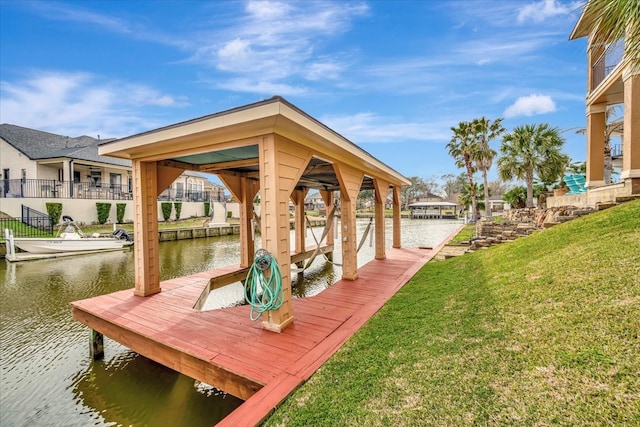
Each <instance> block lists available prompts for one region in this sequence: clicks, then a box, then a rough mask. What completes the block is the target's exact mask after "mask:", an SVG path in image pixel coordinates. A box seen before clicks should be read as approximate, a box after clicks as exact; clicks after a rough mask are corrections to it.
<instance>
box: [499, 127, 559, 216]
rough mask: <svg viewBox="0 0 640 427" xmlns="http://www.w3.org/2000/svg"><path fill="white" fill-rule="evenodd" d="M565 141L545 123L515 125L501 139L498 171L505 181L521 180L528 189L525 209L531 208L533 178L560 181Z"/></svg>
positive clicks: (555, 129)
mask: <svg viewBox="0 0 640 427" xmlns="http://www.w3.org/2000/svg"><path fill="white" fill-rule="evenodd" d="M563 144H564V139H563V138H562V137H561V136H560V132H559V130H558V128H551V127H550V126H549V125H548V124H547V123H543V124H539V125H523V126H517V127H515V128H514V129H513V131H511V132H510V133H508V134H506V135H505V136H504V137H503V138H502V144H501V146H500V151H501V153H502V156H501V157H500V158H499V159H498V171H499V173H500V177H501V178H502V179H504V180H511V179H514V178H517V179H524V181H525V185H526V187H527V207H533V179H534V177H535V175H537V176H538V177H539V178H540V179H541V180H542V181H546V180H549V179H553V180H556V179H558V178H560V177H561V176H562V175H563V173H564V169H565V167H566V165H567V164H568V162H569V157H568V156H566V155H565V154H563V153H562V152H561V151H560V149H561V148H562V145H563Z"/></svg>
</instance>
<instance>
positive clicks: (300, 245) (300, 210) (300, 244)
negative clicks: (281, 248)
mask: <svg viewBox="0 0 640 427" xmlns="http://www.w3.org/2000/svg"><path fill="white" fill-rule="evenodd" d="M308 191H309V189H308V188H303V189H299V190H293V192H292V193H291V200H292V201H293V203H294V204H295V206H296V210H295V224H294V225H295V231H294V235H295V245H296V246H295V252H296V253H298V254H299V253H302V252H304V251H305V249H306V239H305V235H306V226H307V225H306V223H305V212H304V198H305V197H307V192H308Z"/></svg>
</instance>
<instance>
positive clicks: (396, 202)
mask: <svg viewBox="0 0 640 427" xmlns="http://www.w3.org/2000/svg"><path fill="white" fill-rule="evenodd" d="M400 199H401V198H400V187H399V186H397V185H394V186H393V247H394V248H400V218H401V212H400V208H401V203H400V201H401V200H400Z"/></svg>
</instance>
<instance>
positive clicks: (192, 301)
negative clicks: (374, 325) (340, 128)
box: [71, 234, 455, 426]
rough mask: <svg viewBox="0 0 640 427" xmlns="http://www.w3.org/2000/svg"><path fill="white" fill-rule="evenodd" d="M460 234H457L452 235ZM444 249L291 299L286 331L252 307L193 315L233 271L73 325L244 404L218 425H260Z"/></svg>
mask: <svg viewBox="0 0 640 427" xmlns="http://www.w3.org/2000/svg"><path fill="white" fill-rule="evenodd" d="M453 235H455V234H453ZM442 245H444V242H443V243H442V244H441V245H440V246H438V247H436V248H434V249H431V250H424V249H390V250H388V251H387V259H385V260H373V261H371V262H369V263H368V264H366V265H365V266H363V267H361V268H360V269H359V270H358V273H359V278H358V279H357V280H354V281H346V280H341V281H338V282H337V283H335V284H334V285H333V286H331V287H330V288H328V289H326V290H325V291H323V292H322V293H320V294H318V295H316V296H313V297H308V298H299V299H294V300H293V312H294V317H295V321H294V323H293V325H291V326H290V327H288V328H287V329H285V330H284V331H283V332H282V333H274V332H270V331H266V330H263V329H262V328H261V322H260V321H258V322H252V321H251V320H250V318H249V310H250V309H249V307H248V306H241V307H233V308H225V309H218V310H212V311H198V310H196V309H194V308H193V307H194V305H196V304H197V302H198V300H199V298H200V296H201V294H202V292H203V290H204V289H206V288H207V287H208V286H209V283H210V281H211V279H212V278H213V277H215V276H220V275H225V274H230V273H232V272H233V271H234V269H237V268H238V267H226V268H222V269H216V270H214V271H209V272H202V273H198V274H194V275H190V276H186V277H180V278H176V279H172V280H168V281H165V282H162V292H161V293H159V294H155V295H152V296H149V297H136V296H134V295H133V291H132V290H125V291H120V292H115V293H112V294H108V295H102V296H98V297H94V298H89V299H86V300H81V301H76V302H73V303H71V305H72V307H73V317H74V318H75V319H76V320H78V321H80V322H82V323H84V324H85V325H87V326H89V327H90V328H93V329H94V330H96V331H98V332H100V333H102V334H104V335H106V336H107V337H109V338H111V339H113V340H115V341H118V342H120V343H121V344H123V345H125V346H127V347H129V348H131V349H132V350H134V351H136V352H138V353H139V354H141V355H143V356H145V357H148V358H150V359H152V360H155V361H157V362H159V363H161V364H163V365H165V366H168V367H170V368H172V369H174V370H176V371H178V372H181V373H183V374H185V375H187V376H190V377H192V378H195V379H197V380H200V381H203V382H205V383H207V384H211V385H213V386H215V387H217V388H219V389H221V390H224V391H226V392H228V393H230V394H232V395H234V396H237V397H240V398H241V399H245V400H246V402H245V403H244V404H242V405H241V406H240V407H239V408H238V409H236V410H235V411H234V412H233V413H231V414H230V415H229V416H228V417H226V418H225V419H224V420H223V421H221V422H220V424H219V425H228V426H231V425H255V424H258V423H260V422H261V421H262V420H264V419H265V418H266V417H267V416H268V415H269V413H270V412H271V411H272V410H273V408H275V406H276V405H277V404H279V403H280V402H282V401H283V400H284V399H285V398H286V397H287V396H288V395H289V394H290V393H291V392H292V391H293V390H295V389H296V388H297V387H298V386H299V385H300V384H302V383H303V382H304V381H306V380H307V379H308V378H309V377H310V376H311V375H312V374H313V373H314V372H315V371H316V370H317V369H318V368H319V367H320V366H321V365H322V364H323V363H324V362H325V361H326V360H327V359H328V358H329V357H330V356H331V355H332V354H333V353H335V351H337V350H338V348H340V346H341V345H342V344H343V343H344V342H345V341H346V340H347V339H348V338H349V337H351V336H352V335H353V334H354V333H355V331H357V330H358V329H359V328H360V327H361V326H362V325H363V324H364V323H365V322H366V321H367V320H368V319H369V318H370V317H371V316H372V315H373V314H374V313H375V312H376V311H378V309H380V307H382V305H383V304H384V303H385V302H386V301H387V300H388V299H389V298H390V297H391V296H393V295H394V294H395V292H396V291H397V290H398V289H399V288H401V287H402V286H403V285H404V284H405V283H406V282H407V281H408V280H409V279H410V278H411V277H412V276H413V275H414V274H415V273H416V272H417V271H418V270H419V269H420V268H421V267H422V266H423V265H424V264H425V263H426V262H427V261H428V260H430V259H431V258H432V257H433V256H434V255H435V254H436V253H437V251H438V250H439V249H440V247H442Z"/></svg>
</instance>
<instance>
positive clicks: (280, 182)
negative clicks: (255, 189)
mask: <svg viewBox="0 0 640 427" xmlns="http://www.w3.org/2000/svg"><path fill="white" fill-rule="evenodd" d="M310 160H311V151H309V150H307V149H306V148H305V147H302V146H300V145H298V144H295V143H293V142H291V141H289V140H287V139H286V138H283V137H281V136H279V135H274V134H271V135H267V136H265V137H263V138H262V141H260V194H261V197H260V215H261V217H262V220H261V232H262V247H263V248H264V249H266V250H267V251H268V252H269V253H270V254H271V255H272V256H273V257H275V259H276V261H277V262H278V264H279V266H280V270H281V273H282V290H283V292H284V303H283V304H282V306H281V307H280V308H279V309H277V310H272V311H267V312H265V313H263V315H262V327H263V328H264V329H267V330H270V331H274V332H281V331H282V330H284V329H285V328H286V327H287V326H289V325H290V324H291V323H292V322H293V311H292V307H291V253H290V252H291V249H290V248H291V246H290V242H289V240H290V239H289V233H290V226H289V197H290V196H291V193H292V192H293V190H294V189H295V187H296V185H297V183H298V181H299V180H300V177H301V176H302V174H303V173H304V170H305V168H306V167H307V165H308V164H309V161H310Z"/></svg>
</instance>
